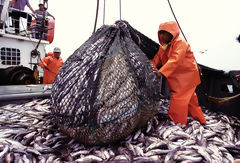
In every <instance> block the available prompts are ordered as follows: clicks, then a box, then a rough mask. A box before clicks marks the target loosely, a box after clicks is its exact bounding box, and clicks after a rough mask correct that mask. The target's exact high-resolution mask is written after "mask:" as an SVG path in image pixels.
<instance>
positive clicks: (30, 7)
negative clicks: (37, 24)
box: [28, 5, 35, 13]
mask: <svg viewBox="0 0 240 163" xmlns="http://www.w3.org/2000/svg"><path fill="white" fill-rule="evenodd" d="M28 8H29V9H30V10H31V11H32V12H33V13H35V11H34V10H33V8H32V6H30V5H29V6H28Z"/></svg>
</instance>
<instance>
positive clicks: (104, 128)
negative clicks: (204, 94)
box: [51, 21, 161, 145]
mask: <svg viewBox="0 0 240 163" xmlns="http://www.w3.org/2000/svg"><path fill="white" fill-rule="evenodd" d="M158 47H159V45H158V44H157V43H155V42H154V41H152V40H151V39H149V38H147V37H146V36H144V35H143V34H141V33H140V32H138V31H137V30H135V29H134V28H132V27H131V26H130V25H129V24H128V22H126V21H117V22H116V23H115V24H114V25H111V26H106V25H104V26H102V27H101V28H100V29H98V30H97V32H96V33H94V34H93V35H92V36H91V37H90V38H89V39H88V40H87V41H86V42H85V43H84V44H83V45H82V46H81V47H80V48H79V49H77V50H76V51H75V52H74V53H73V54H72V55H71V56H70V57H69V58H68V59H67V61H66V62H65V64H64V65H63V67H62V68H61V70H60V71H59V73H58V75H57V77H56V79H55V81H54V83H53V87H52V95H51V105H52V113H53V117H54V121H55V123H57V124H58V126H59V127H60V128H61V129H62V131H63V132H65V133H66V134H68V135H70V136H71V137H74V138H75V139H77V140H78V141H80V142H82V143H84V144H87V145H102V144H109V143H113V142H116V141H118V140H120V139H123V138H125V137H127V136H128V135H129V134H131V132H133V131H134V130H136V129H138V128H140V127H142V126H143V125H144V124H145V123H146V121H147V120H149V119H150V118H151V117H152V116H153V115H154V114H155V113H156V109H157V107H158V101H159V100H160V85H161V81H160V80H159V79H158V78H157V76H156V75H155V73H154V72H153V70H152V68H151V64H150V62H149V59H150V58H152V57H153V56H154V54H156V52H157V50H158Z"/></svg>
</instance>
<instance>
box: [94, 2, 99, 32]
mask: <svg viewBox="0 0 240 163" xmlns="http://www.w3.org/2000/svg"><path fill="white" fill-rule="evenodd" d="M98 9H99V0H97V9H96V17H95V24H94V29H93V33H95V31H96V26H97V19H98Z"/></svg>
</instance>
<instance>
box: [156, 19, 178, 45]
mask: <svg viewBox="0 0 240 163" xmlns="http://www.w3.org/2000/svg"><path fill="white" fill-rule="evenodd" d="M160 31H167V32H169V33H171V34H172V35H173V40H174V39H175V38H176V37H178V36H179V34H180V30H179V27H178V25H177V23H176V22H175V21H169V22H165V23H162V24H160V25H159V28H158V40H159V42H160V44H161V45H163V42H162V40H161V39H160V33H159V32H160Z"/></svg>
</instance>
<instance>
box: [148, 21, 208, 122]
mask: <svg viewBox="0 0 240 163" xmlns="http://www.w3.org/2000/svg"><path fill="white" fill-rule="evenodd" d="M179 34H180V30H179V27H178V25H177V23H176V22H174V21H170V22H166V23H162V24H160V26H159V30H158V39H159V42H160V44H161V45H162V46H161V47H160V48H159V50H158V52H157V54H156V55H155V56H154V58H153V59H152V60H151V63H152V65H153V66H152V67H153V70H154V71H155V73H156V74H157V76H159V77H160V76H161V75H164V76H165V77H166V78H167V81H168V86H169V90H170V91H171V93H172V94H171V101H170V107H169V111H168V115H169V117H170V118H171V119H172V120H173V121H174V122H175V123H181V124H184V125H186V124H187V116H188V115H189V116H191V117H193V118H194V119H195V120H198V121H199V122H200V123H201V124H204V123H206V120H205V118H204V115H203V113H202V110H201V107H200V106H199V104H198V98H197V95H196V93H195V89H196V87H197V85H198V84H200V82H201V81H200V76H199V71H198V66H197V63H196V61H195V58H194V56H193V52H192V51H191V48H190V45H189V44H188V43H187V42H186V41H185V40H183V39H182V38H180V37H179ZM159 66H162V67H161V68H160V69H159V70H158V69H157V68H156V67H159Z"/></svg>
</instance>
